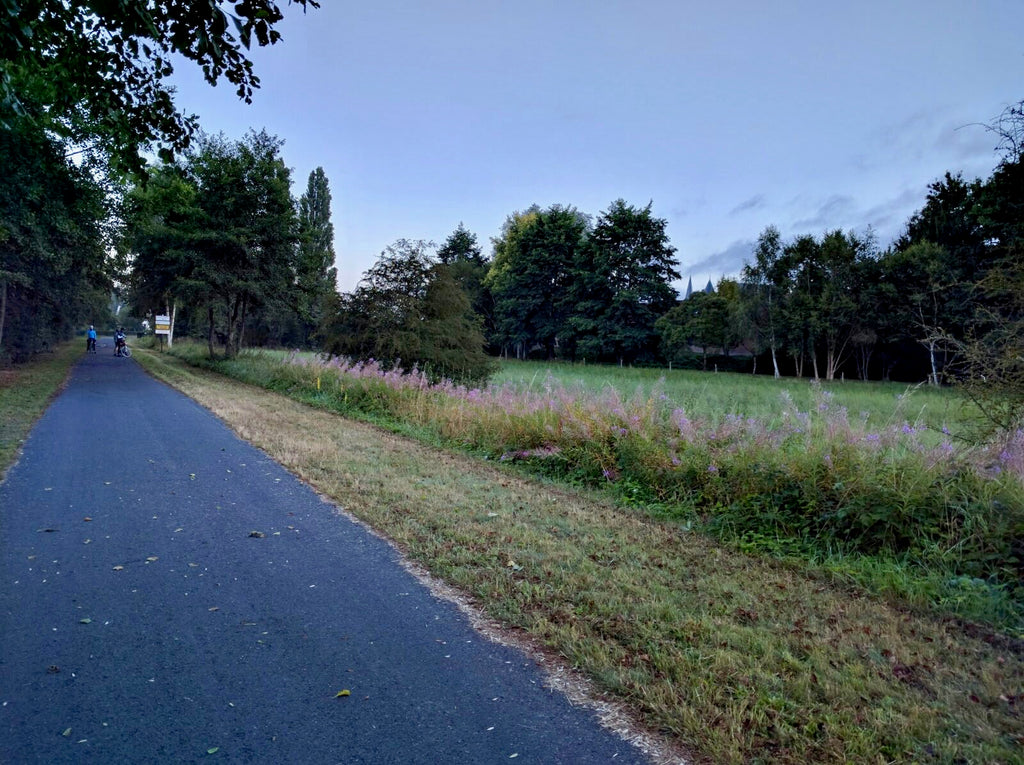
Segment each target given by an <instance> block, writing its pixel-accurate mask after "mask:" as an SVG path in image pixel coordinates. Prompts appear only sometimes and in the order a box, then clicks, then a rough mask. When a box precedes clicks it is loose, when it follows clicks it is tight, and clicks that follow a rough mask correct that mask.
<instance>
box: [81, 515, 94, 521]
mask: <svg viewBox="0 0 1024 765" xmlns="http://www.w3.org/2000/svg"><path fill="white" fill-rule="evenodd" d="M82 520H83V521H86V522H88V521H91V520H92V518H90V517H89V516H88V515H87V516H85V517H84V518H83V519H82Z"/></svg>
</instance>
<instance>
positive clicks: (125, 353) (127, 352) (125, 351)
mask: <svg viewBox="0 0 1024 765" xmlns="http://www.w3.org/2000/svg"><path fill="white" fill-rule="evenodd" d="M121 355H122V356H124V357H125V358H126V359H130V358H131V357H132V349H131V348H129V347H128V346H127V345H126V346H125V347H124V348H122V349H121Z"/></svg>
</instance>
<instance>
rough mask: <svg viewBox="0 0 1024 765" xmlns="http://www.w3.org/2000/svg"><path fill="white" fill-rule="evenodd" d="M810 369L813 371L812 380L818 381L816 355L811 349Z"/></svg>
mask: <svg viewBox="0 0 1024 765" xmlns="http://www.w3.org/2000/svg"><path fill="white" fill-rule="evenodd" d="M811 368H812V369H813V370H814V379H815V380H820V379H821V375H819V374H818V353H817V351H815V350H814V349H813V348H812V349H811Z"/></svg>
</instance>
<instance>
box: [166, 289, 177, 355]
mask: <svg viewBox="0 0 1024 765" xmlns="http://www.w3.org/2000/svg"><path fill="white" fill-rule="evenodd" d="M177 312H178V301H177V300H175V301H174V302H173V303H171V307H170V308H168V309H167V316H168V317H169V318H170V320H171V326H170V332H168V333H167V347H168V348H170V347H171V346H173V345H174V315H175V314H176V313H177Z"/></svg>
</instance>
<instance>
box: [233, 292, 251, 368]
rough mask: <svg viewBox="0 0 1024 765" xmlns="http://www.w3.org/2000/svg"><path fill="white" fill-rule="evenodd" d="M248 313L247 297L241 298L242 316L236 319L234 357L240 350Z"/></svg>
mask: <svg viewBox="0 0 1024 765" xmlns="http://www.w3.org/2000/svg"><path fill="white" fill-rule="evenodd" d="M248 313H249V296H248V295H246V296H245V297H243V298H242V315H241V316H240V317H239V319H238V334H237V335H236V336H235V355H236V356H237V355H238V353H239V352H240V351H241V350H242V335H244V334H245V317H246V314H248Z"/></svg>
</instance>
